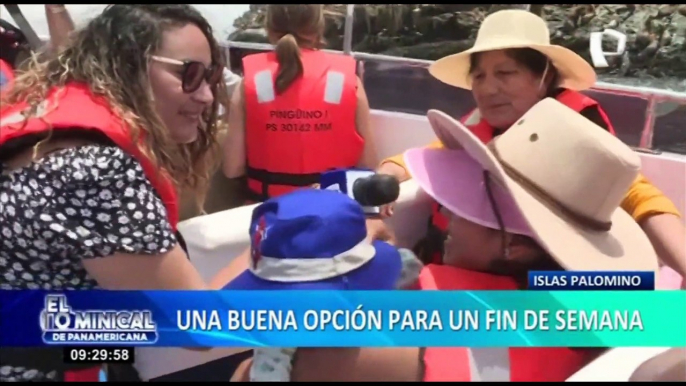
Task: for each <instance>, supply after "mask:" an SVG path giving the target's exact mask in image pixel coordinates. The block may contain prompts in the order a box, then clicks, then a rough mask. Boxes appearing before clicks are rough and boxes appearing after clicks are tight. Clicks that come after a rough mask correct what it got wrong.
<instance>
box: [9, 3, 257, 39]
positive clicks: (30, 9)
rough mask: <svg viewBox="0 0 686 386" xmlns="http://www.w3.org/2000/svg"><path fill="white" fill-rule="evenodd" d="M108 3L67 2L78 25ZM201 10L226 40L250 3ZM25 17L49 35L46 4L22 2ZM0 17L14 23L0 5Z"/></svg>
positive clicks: (205, 6)
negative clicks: (234, 22)
mask: <svg viewBox="0 0 686 386" xmlns="http://www.w3.org/2000/svg"><path fill="white" fill-rule="evenodd" d="M105 6H106V4H67V9H68V10H69V13H70V14H71V17H72V19H73V20H74V23H75V24H76V27H77V28H78V27H79V26H80V25H81V24H83V23H85V22H86V21H88V20H89V19H91V18H92V17H94V16H96V15H98V14H99V13H100V12H102V10H103V9H104V8H105ZM193 6H194V7H196V8H197V9H198V10H200V12H201V13H202V14H203V16H205V17H206V18H207V20H209V22H210V24H211V25H212V28H214V30H215V35H216V37H217V38H218V39H220V40H225V39H226V37H227V36H228V34H230V33H231V32H233V29H234V28H233V21H234V20H235V19H236V18H237V17H239V16H241V15H242V14H243V12H245V11H247V10H248V7H249V6H250V4H194V5H193ZM19 8H20V9H21V11H22V13H23V14H24V17H26V20H28V22H29V23H31V26H33V28H34V29H35V30H36V33H37V34H38V35H45V36H46V37H47V36H48V26H47V24H46V20H45V4H20V5H19ZM0 17H2V18H3V19H5V20H7V21H9V22H10V23H13V24H15V23H14V20H12V17H11V16H9V14H8V13H7V10H6V9H5V7H2V6H0Z"/></svg>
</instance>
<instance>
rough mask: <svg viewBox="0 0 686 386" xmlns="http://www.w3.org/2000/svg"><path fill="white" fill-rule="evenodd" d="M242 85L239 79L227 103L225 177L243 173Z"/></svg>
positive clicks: (244, 154)
mask: <svg viewBox="0 0 686 386" xmlns="http://www.w3.org/2000/svg"><path fill="white" fill-rule="evenodd" d="M244 95H245V91H244V86H243V82H242V81H240V83H239V84H238V85H236V89H235V90H234V92H233V95H232V96H231V102H230V103H229V111H228V114H229V116H228V117H227V121H228V122H229V128H228V133H227V135H226V140H225V141H224V157H223V158H224V159H223V165H222V168H223V171H224V175H225V176H226V177H227V178H238V177H241V176H243V175H244V174H245V166H246V152H245V103H244V99H243V98H244Z"/></svg>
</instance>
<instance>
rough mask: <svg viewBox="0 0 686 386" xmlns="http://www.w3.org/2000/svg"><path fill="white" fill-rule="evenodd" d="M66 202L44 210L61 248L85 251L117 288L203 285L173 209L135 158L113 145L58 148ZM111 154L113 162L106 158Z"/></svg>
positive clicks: (93, 268) (87, 262)
mask: <svg viewBox="0 0 686 386" xmlns="http://www.w3.org/2000/svg"><path fill="white" fill-rule="evenodd" d="M60 152H61V154H60V156H61V157H62V158H63V159H64V162H63V164H66V165H69V166H67V167H63V168H62V170H61V171H60V173H61V175H62V177H61V179H62V182H63V186H64V188H63V189H60V192H59V196H60V197H62V198H63V199H64V200H62V202H63V204H59V202H58V203H56V204H53V205H49V206H47V207H46V208H45V209H44V212H45V213H46V214H47V216H46V217H45V218H46V220H50V219H61V221H60V226H59V227H54V226H50V227H51V229H52V231H53V232H54V233H56V234H57V237H58V239H59V240H60V244H59V249H61V250H62V251H61V252H62V253H63V254H65V255H68V256H78V257H80V258H81V263H82V264H83V267H84V268H85V270H86V271H87V272H88V274H89V275H90V276H91V277H92V278H93V279H95V281H96V282H97V283H98V285H99V286H100V287H102V288H104V289H111V290H155V289H160V290H204V289H207V288H208V286H207V285H206V283H205V281H204V280H203V279H202V277H201V276H200V274H199V273H198V271H197V270H196V269H195V267H193V265H192V264H191V262H190V261H189V260H188V257H187V256H186V253H185V252H184V251H183V249H182V246H181V245H180V243H179V240H178V239H177V238H176V235H175V231H174V229H173V228H172V226H171V224H170V223H169V221H168V219H167V208H166V207H165V206H164V204H163V202H162V200H161V199H160V198H159V196H158V195H157V192H156V190H155V188H154V187H153V186H152V185H151V184H150V182H149V180H148V178H147V176H146V175H145V173H144V172H143V169H142V167H141V166H140V164H139V163H138V161H137V160H135V159H134V158H133V157H131V156H129V155H128V154H126V153H125V152H123V151H122V150H120V149H118V148H114V147H100V146H88V147H80V148H71V149H68V150H60ZM103 159H105V160H107V162H103V161H102V160H103Z"/></svg>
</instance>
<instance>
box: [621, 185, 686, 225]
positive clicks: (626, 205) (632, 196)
mask: <svg viewBox="0 0 686 386" xmlns="http://www.w3.org/2000/svg"><path fill="white" fill-rule="evenodd" d="M622 209H624V210H625V211H627V212H628V213H629V214H630V215H631V217H633V218H634V220H636V222H640V221H642V220H644V219H646V218H647V217H651V216H654V215H657V214H665V213H669V214H673V215H675V216H678V217H681V214H680V213H679V210H678V209H677V208H676V206H675V205H674V203H673V202H672V201H671V200H670V199H669V198H667V196H665V195H664V193H662V191H660V189H658V188H656V187H655V186H654V185H653V184H651V183H650V181H648V179H647V178H645V176H643V174H639V175H638V177H636V180H634V183H633V184H631V187H630V188H629V192H628V193H627V194H626V196H625V197H624V200H623V201H622Z"/></svg>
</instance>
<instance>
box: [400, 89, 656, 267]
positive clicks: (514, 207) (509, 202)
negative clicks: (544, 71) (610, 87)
mask: <svg viewBox="0 0 686 386" xmlns="http://www.w3.org/2000/svg"><path fill="white" fill-rule="evenodd" d="M428 118H429V122H430V123H431V126H432V127H433V129H434V131H435V132H436V134H437V135H438V137H439V138H440V139H441V141H442V142H443V143H444V144H445V146H446V149H428V148H420V149H411V150H408V151H407V152H406V153H405V161H406V163H407V165H408V168H409V169H410V172H411V173H412V176H413V178H414V179H415V180H416V181H417V183H418V184H419V186H421V187H422V189H423V190H424V191H426V192H427V193H428V194H429V195H431V196H432V197H433V198H434V199H436V201H438V202H439V203H440V204H442V205H443V206H444V207H446V208H447V209H449V210H450V211H451V212H453V213H456V214H458V215H461V214H469V216H465V217H466V218H469V220H470V221H472V222H475V223H478V224H490V227H492V228H495V229H497V228H498V226H497V223H496V222H495V221H494V220H493V219H492V217H493V215H492V212H493V208H492V206H491V205H490V203H489V201H488V200H487V199H486V193H484V192H485V191H484V188H483V186H484V182H483V177H482V172H483V170H487V171H488V172H489V175H490V176H491V178H492V180H493V181H494V182H496V184H495V185H494V186H496V187H498V189H497V191H500V194H496V197H498V196H500V198H499V199H497V200H496V201H498V205H497V207H498V211H499V212H501V214H502V217H503V220H504V223H505V228H506V229H508V231H511V232H512V231H514V232H517V228H528V230H526V231H524V232H518V233H524V234H528V235H531V236H532V237H534V238H535V239H536V240H537V241H538V243H539V244H540V245H541V246H542V247H543V248H545V249H546V250H547V251H548V252H549V253H550V255H551V256H552V257H553V258H554V259H555V260H556V261H557V262H558V263H559V264H560V265H561V266H562V267H563V268H565V269H567V270H581V271H584V270H588V271H604V270H607V271H612V270H645V271H655V272H657V270H658V260H657V254H656V252H655V249H654V248H653V246H652V244H651V242H650V240H649V239H648V236H646V234H645V233H644V232H643V230H642V229H641V227H640V226H639V225H638V224H637V223H636V221H634V219H633V218H631V216H630V215H629V214H628V213H627V212H625V211H624V210H623V209H622V208H620V204H621V202H622V200H623V199H624V197H625V195H626V192H627V191H628V190H629V187H630V186H631V184H632V182H633V181H634V179H635V178H636V176H637V175H638V173H639V170H640V167H641V160H640V157H639V156H638V155H637V154H636V153H635V152H634V151H632V150H631V149H630V148H629V147H628V146H626V145H625V144H624V143H622V141H621V140H619V139H618V138H617V137H615V136H613V135H612V134H610V133H608V132H607V131H606V130H603V129H601V128H600V127H598V126H597V125H596V124H594V123H593V122H591V121H590V120H588V119H586V118H585V117H583V116H582V115H581V114H579V113H577V112H576V111H574V110H572V109H570V108H569V107H567V106H565V105H563V104H562V103H560V102H558V101H557V100H555V99H553V98H546V99H543V100H542V101H540V102H539V103H537V104H536V105H534V107H532V108H531V109H530V110H529V111H528V112H527V113H526V114H524V116H523V117H522V118H521V119H519V120H518V121H517V122H516V123H515V124H514V125H513V126H512V127H511V128H510V129H508V130H506V131H505V133H504V134H502V135H500V136H498V137H496V138H495V139H493V140H492V141H491V142H490V143H489V144H488V145H485V144H483V142H482V141H481V140H479V139H478V138H477V137H476V136H474V134H473V133H472V132H471V131H470V130H469V129H468V128H467V127H465V126H464V125H463V124H461V123H460V122H458V121H456V120H454V119H453V118H451V117H450V116H448V115H446V114H444V113H442V112H440V111H437V110H430V111H429V112H428ZM496 193H497V192H496ZM519 224H522V225H523V226H522V225H519ZM484 226H487V225H484Z"/></svg>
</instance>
